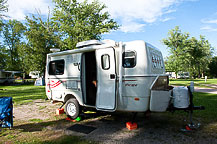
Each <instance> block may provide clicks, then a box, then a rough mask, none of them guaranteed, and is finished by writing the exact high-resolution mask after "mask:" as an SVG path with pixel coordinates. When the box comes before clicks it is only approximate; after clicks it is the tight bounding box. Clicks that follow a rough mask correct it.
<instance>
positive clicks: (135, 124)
mask: <svg viewBox="0 0 217 144" xmlns="http://www.w3.org/2000/svg"><path fill="white" fill-rule="evenodd" d="M126 127H127V128H128V130H134V129H137V123H131V122H126Z"/></svg>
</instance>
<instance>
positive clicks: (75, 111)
mask: <svg viewBox="0 0 217 144" xmlns="http://www.w3.org/2000/svg"><path fill="white" fill-rule="evenodd" d="M65 110H66V115H67V116H68V117H69V118H72V119H76V118H77V117H78V116H79V114H80V106H79V104H78V101H77V100H76V99H74V98H70V99H69V100H68V101H67V102H66V106H65Z"/></svg>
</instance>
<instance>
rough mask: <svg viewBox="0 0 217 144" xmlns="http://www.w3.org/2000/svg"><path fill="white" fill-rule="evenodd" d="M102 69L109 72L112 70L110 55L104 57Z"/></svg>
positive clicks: (102, 58)
mask: <svg viewBox="0 0 217 144" xmlns="http://www.w3.org/2000/svg"><path fill="white" fill-rule="evenodd" d="M101 61H102V69H104V70H108V69H109V68H110V56H109V55H108V54H105V55H102V57H101Z"/></svg>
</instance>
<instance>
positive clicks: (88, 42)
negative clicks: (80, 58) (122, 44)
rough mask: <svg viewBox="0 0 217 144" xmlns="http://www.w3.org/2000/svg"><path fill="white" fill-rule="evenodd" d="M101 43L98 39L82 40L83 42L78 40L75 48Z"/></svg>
mask: <svg viewBox="0 0 217 144" xmlns="http://www.w3.org/2000/svg"><path fill="white" fill-rule="evenodd" d="M101 44H103V42H101V41H99V40H88V41H83V42H79V43H77V44H76V47H77V48H82V47H85V46H90V45H101Z"/></svg>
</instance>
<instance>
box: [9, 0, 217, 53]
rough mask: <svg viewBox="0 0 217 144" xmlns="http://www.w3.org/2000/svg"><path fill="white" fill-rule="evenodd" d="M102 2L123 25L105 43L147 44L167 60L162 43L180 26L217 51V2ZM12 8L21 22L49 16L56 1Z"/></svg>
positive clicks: (12, 2)
mask: <svg viewBox="0 0 217 144" xmlns="http://www.w3.org/2000/svg"><path fill="white" fill-rule="evenodd" d="M79 1H82V0H79ZM89 1H91V0H89ZM99 1H100V2H102V3H104V4H105V5H106V6H107V8H106V11H108V12H109V13H110V15H111V18H112V19H114V20H115V21H117V22H118V24H119V25H120V28H119V29H118V30H117V31H112V32H110V33H106V34H103V36H102V38H103V39H112V40H115V41H123V42H127V41H133V40H144V41H146V42H148V43H150V44H152V45H153V46H155V47H157V48H158V49H160V50H161V52H162V53H163V56H164V57H166V56H168V55H169V52H168V48H167V47H166V46H165V45H163V44H162V42H161V40H162V39H163V38H166V37H167V36H168V31H169V30H171V29H173V28H175V26H179V27H180V29H181V31H182V32H183V33H184V32H189V33H190V36H191V37H196V38H199V36H200V35H203V36H205V38H206V39H207V40H209V42H210V43H211V45H212V46H213V47H214V48H215V50H216V51H217V0H99ZM8 5H9V11H8V12H7V15H8V16H9V17H8V18H10V19H17V20H20V21H24V20H25V16H26V15H31V14H37V12H39V13H40V14H41V15H42V16H43V15H47V14H48V11H49V9H50V10H52V8H53V7H54V5H53V3H52V0H8ZM215 55H216V54H215Z"/></svg>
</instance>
